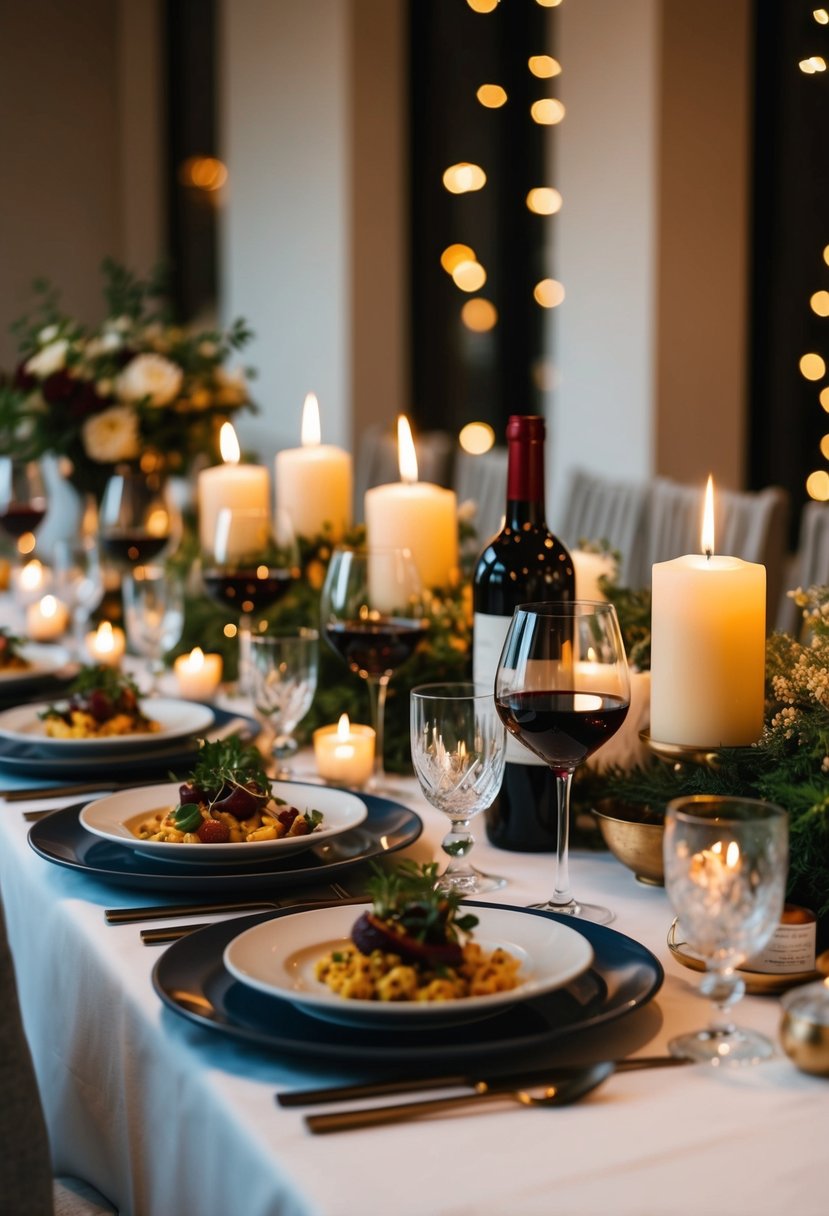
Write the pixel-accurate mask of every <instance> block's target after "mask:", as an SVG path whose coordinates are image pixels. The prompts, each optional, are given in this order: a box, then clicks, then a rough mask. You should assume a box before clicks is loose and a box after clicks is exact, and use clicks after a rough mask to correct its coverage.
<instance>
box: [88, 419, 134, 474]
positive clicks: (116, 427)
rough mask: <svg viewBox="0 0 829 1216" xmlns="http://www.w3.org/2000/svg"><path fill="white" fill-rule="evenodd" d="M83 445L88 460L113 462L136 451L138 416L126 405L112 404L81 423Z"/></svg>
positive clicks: (125, 457) (131, 457) (129, 456)
mask: <svg viewBox="0 0 829 1216" xmlns="http://www.w3.org/2000/svg"><path fill="white" fill-rule="evenodd" d="M83 446H84V448H85V449H86V454H87V456H88V457H89V459H90V460H97V461H98V462H99V463H100V464H115V463H116V461H118V460H133V459H135V457H136V456H137V455H138V454H139V451H140V444H139V435H138V415H137V414H136V412H135V410H133V409H131V408H130V407H129V406H128V405H113V406H111V407H110V408H109V409H108V410H103V412H102V413H100V414H93V415H92V417H91V418H87V420H86V422H85V423H84V424H83Z"/></svg>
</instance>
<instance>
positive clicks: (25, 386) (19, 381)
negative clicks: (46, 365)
mask: <svg viewBox="0 0 829 1216" xmlns="http://www.w3.org/2000/svg"><path fill="white" fill-rule="evenodd" d="M36 385H37V380H36V379H35V377H34V376H32V375H31V374H30V373H29V372H27V371H26V361H25V360H24V361H23V362H22V363H18V365H17V367H16V369H15V373H14V387H15V388H19V389H20V390H21V391H22V392H24V393H30V392H31V391H32V390H33V389H34V388H35V386H36Z"/></svg>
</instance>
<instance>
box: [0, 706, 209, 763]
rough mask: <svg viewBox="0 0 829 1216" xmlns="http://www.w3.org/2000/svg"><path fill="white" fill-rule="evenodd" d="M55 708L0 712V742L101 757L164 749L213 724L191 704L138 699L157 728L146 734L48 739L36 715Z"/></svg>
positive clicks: (203, 711) (206, 713)
mask: <svg viewBox="0 0 829 1216" xmlns="http://www.w3.org/2000/svg"><path fill="white" fill-rule="evenodd" d="M53 704H54V705H55V706H56V707H57V708H58V709H62V708H63V707H65V706H66V704H67V701H66V699H65V698H61V699H59V700H56V701H54V702H52V701H44V702H42V703H38V704H36V705H19V706H17V707H16V708H15V709H7V710H4V712H3V713H0V739H9V740H11V741H12V742H13V743H36V744H37V746H38V748H39V749H40V751H41V753H42V754H43V755H44V756H47V755H61V756H70V755H75V756H78V755H89V756H94V755H105V754H106V753H107V752H115V751H117V752H124V751H133V750H135V751H149V750H151V749H152V748H154V747H165V746H166V745H167V744H168V743H171V742H172V741H173V740H174V739H184V738H186V737H187V736H189V735H197V734H199V733H201V732H202V731H205V730H206V729H207V728H208V727H209V726H210V725H211V723H212V722H213V710H212V709H209V708H208V707H207V706H206V705H200V704H198V702H195V701H179V700H174V699H172V698H168V697H142V698H141V699H140V701H139V704H140V706H141V710H142V712H143V713H144V714H146V716H147V717H148V718H152V720H153V721H155V722H158V723H159V725H160V727H161V729H160V730H157V731H153V732H151V733H150V734H141V733H136V734H134V735H107V736H106V737H105V738H103V739H52V738H50V737H49V736H48V735H47V734H46V727H45V726H44V723H43V722H42V721H41V718H40V714H42V713H43V711H44V710H46V709H48V708H49V706H50V705H53Z"/></svg>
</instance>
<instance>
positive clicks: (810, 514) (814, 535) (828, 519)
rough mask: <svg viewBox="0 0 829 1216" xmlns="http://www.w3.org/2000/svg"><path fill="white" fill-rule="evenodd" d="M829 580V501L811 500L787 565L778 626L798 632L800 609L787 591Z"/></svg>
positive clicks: (803, 514)
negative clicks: (795, 550)
mask: <svg viewBox="0 0 829 1216" xmlns="http://www.w3.org/2000/svg"><path fill="white" fill-rule="evenodd" d="M827 583H829V503H825V502H809V503H807V504H806V506H805V507H804V508H803V511H802V513H801V516H800V530H799V533H798V541H797V552H796V553H795V555H794V558H793V560H792V561H791V563H790V564H789V567H788V569H787V577H786V581H785V585H784V586H783V588H782V592H781V595H780V604H779V608H778V612H777V628H778V629H779V630H781V631H783V632H785V633H794V634H796V633H798V632H799V630H800V626H801V624H802V621H801V619H800V609H799V608H798V607H797V605H796V604H795V603H794V602H793V600H791V599H790V598H789V597H788V595H787V594H786V592H787V591H793V590H794V589H795V587H803V588H807V587H824V586H826V584H827Z"/></svg>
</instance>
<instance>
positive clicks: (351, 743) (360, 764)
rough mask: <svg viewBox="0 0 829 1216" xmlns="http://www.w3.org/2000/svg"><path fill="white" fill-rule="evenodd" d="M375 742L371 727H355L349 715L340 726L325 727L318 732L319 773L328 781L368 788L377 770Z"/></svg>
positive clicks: (344, 716) (315, 743) (341, 720)
mask: <svg viewBox="0 0 829 1216" xmlns="http://www.w3.org/2000/svg"><path fill="white" fill-rule="evenodd" d="M374 739H375V735H374V731H373V730H372V728H371V727H370V726H359V725H355V726H352V725H351V724H350V722H349V720H348V714H342V715H341V716H340V720H339V722H338V723H337V725H336V726H321V727H320V728H319V730H315V731H314V756H315V758H316V762H317V772H318V773H319V775H320V776H321V777H324V778H325V780H326V781H341V782H342V783H343V784H345V785H353V786H360V785H364V784H365V783H366V781H368V779H369V777H370V776H371V774H372V771H373V768H374Z"/></svg>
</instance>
